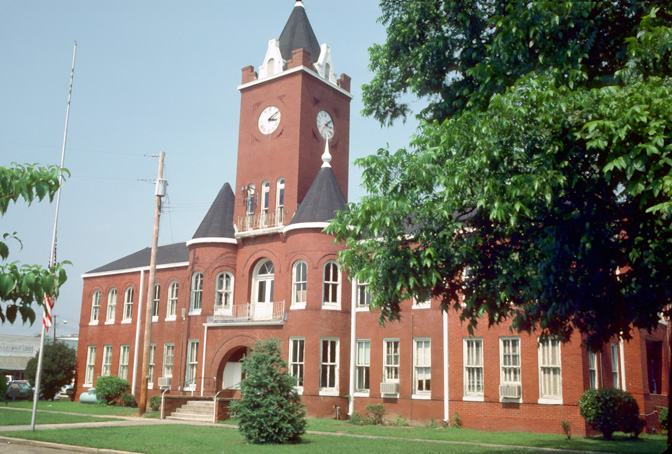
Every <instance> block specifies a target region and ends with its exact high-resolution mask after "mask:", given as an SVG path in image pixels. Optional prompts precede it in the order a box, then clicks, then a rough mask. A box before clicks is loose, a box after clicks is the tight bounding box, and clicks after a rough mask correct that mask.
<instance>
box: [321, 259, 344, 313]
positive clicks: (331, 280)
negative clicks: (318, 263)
mask: <svg viewBox="0 0 672 454" xmlns="http://www.w3.org/2000/svg"><path fill="white" fill-rule="evenodd" d="M322 282H323V289H322V304H323V305H324V306H327V307H329V306H331V307H337V306H338V305H339V303H340V293H341V278H340V273H339V269H338V264H337V263H336V262H334V261H328V262H327V263H325V264H324V279H323V281H322Z"/></svg>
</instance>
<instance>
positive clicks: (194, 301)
mask: <svg viewBox="0 0 672 454" xmlns="http://www.w3.org/2000/svg"><path fill="white" fill-rule="evenodd" d="M189 301H190V302H189V313H194V314H199V313H200V312H201V305H202V303H203V273H201V272H200V271H197V272H195V273H194V275H193V276H192V277H191V299H190V300H189Z"/></svg>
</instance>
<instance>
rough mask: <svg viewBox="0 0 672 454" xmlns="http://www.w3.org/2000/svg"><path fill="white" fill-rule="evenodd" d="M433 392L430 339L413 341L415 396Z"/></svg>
mask: <svg viewBox="0 0 672 454" xmlns="http://www.w3.org/2000/svg"><path fill="white" fill-rule="evenodd" d="M431 391H432V349H431V341H430V340H429V339H413V394H415V395H429V394H430V393H431Z"/></svg>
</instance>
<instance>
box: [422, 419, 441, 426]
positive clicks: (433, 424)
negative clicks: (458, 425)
mask: <svg viewBox="0 0 672 454" xmlns="http://www.w3.org/2000/svg"><path fill="white" fill-rule="evenodd" d="M438 427H439V424H438V423H437V422H436V421H435V420H434V418H432V419H430V420H428V421H425V429H436V428H438Z"/></svg>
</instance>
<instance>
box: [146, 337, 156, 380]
mask: <svg viewBox="0 0 672 454" xmlns="http://www.w3.org/2000/svg"><path fill="white" fill-rule="evenodd" d="M155 364H156V344H152V345H150V346H149V368H148V369H147V383H148V385H149V387H150V388H153V387H154V365H155Z"/></svg>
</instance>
